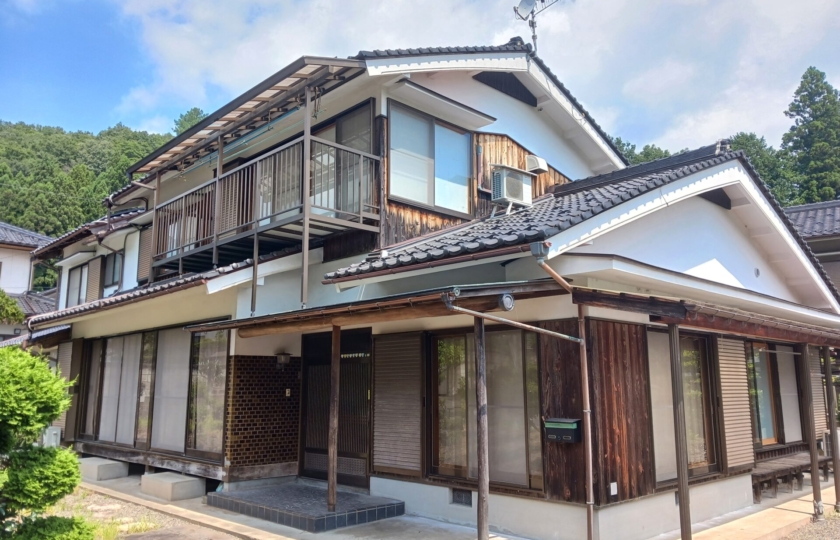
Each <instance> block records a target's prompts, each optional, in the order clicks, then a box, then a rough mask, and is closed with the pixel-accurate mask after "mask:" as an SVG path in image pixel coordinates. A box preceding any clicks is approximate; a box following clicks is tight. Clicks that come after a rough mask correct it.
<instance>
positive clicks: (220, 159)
mask: <svg viewBox="0 0 840 540" xmlns="http://www.w3.org/2000/svg"><path fill="white" fill-rule="evenodd" d="M218 146H219V150H218V151H217V152H216V157H217V160H216V188H215V189H216V201H215V203H214V204H213V268H216V267H217V266H219V207H220V206H221V202H220V201H221V197H222V190H221V187H222V182H221V178H222V170H223V169H224V165H225V140H224V137H222V136H221V135H219V143H218Z"/></svg>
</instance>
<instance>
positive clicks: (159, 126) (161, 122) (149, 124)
mask: <svg viewBox="0 0 840 540" xmlns="http://www.w3.org/2000/svg"><path fill="white" fill-rule="evenodd" d="M173 124H174V122H173V121H172V119H171V118H168V117H166V116H163V115H158V116H151V117H149V118H144V119H143V120H141V121H140V122H139V123H138V124H136V125H134V126H132V127H134V129H136V130H138V131H148V132H149V133H170V132H171V131H172V126H173Z"/></svg>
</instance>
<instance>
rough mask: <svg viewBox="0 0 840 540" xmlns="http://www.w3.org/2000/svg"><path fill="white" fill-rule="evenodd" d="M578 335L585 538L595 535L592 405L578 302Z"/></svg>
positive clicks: (583, 327) (584, 337) (581, 312)
mask: <svg viewBox="0 0 840 540" xmlns="http://www.w3.org/2000/svg"><path fill="white" fill-rule="evenodd" d="M578 337H580V339H581V342H580V386H581V398H582V400H583V452H584V454H586V465H585V474H586V538H587V540H592V539H593V538H594V537H595V494H594V491H595V490H594V488H593V484H594V480H593V477H592V406H591V404H590V398H589V363H588V361H587V357H586V319H585V317H584V312H583V304H578Z"/></svg>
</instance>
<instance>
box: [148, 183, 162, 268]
mask: <svg viewBox="0 0 840 540" xmlns="http://www.w3.org/2000/svg"><path fill="white" fill-rule="evenodd" d="M160 180H161V179H160V171H158V172H157V173H156V174H155V191H154V201H155V202H154V211H153V212H152V252H151V253H150V254H149V283H150V284H151V283H154V281H155V266H154V265H155V255H157V252H158V213H157V205H158V201H159V200H160Z"/></svg>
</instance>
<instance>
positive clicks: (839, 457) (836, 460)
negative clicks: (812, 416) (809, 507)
mask: <svg viewBox="0 0 840 540" xmlns="http://www.w3.org/2000/svg"><path fill="white" fill-rule="evenodd" d="M822 354H823V358H825V391H826V392H828V429H829V432H830V435H829V438H830V440H831V461H832V465H831V467H832V469H833V470H834V511H835V512H840V482H838V481H837V474H838V473H837V471H840V442H838V440H837V389H836V388H835V387H834V377H833V375H832V372H833V371H834V370H833V369H832V367H833V366H834V362H832V360H831V349H829V348H828V347H823V348H822Z"/></svg>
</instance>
